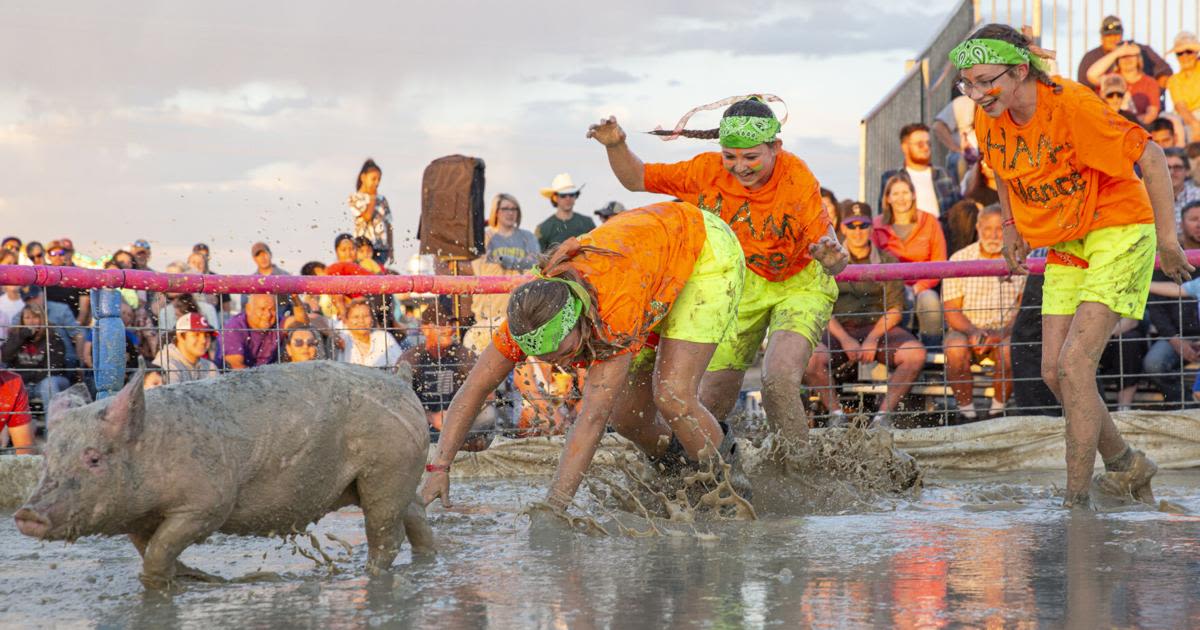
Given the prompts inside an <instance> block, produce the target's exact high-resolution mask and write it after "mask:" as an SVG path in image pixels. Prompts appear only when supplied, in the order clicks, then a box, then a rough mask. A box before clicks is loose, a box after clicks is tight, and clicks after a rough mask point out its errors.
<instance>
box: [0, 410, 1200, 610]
mask: <svg viewBox="0 0 1200 630" xmlns="http://www.w3.org/2000/svg"><path fill="white" fill-rule="evenodd" d="M613 442H614V440H611V439H610V440H607V441H606V447H605V448H604V449H603V450H602V452H601V455H600V456H599V457H598V458H597V463H596V465H594V466H593V477H596V478H599V477H600V476H602V475H609V478H611V479H616V480H618V481H620V480H621V477H620V476H618V475H614V474H613V473H614V471H617V470H619V469H620V468H621V463H622V462H623V461H624V460H626V459H627V456H628V453H629V450H628V448H627V447H624V446H622V445H619V444H616V445H614V444H613ZM889 443H890V439H889V438H887V437H886V436H864V435H859V436H857V437H854V436H848V435H846V434H845V433H843V434H841V435H834V434H829V435H824V434H822V432H819V431H818V432H815V434H814V439H813V445H814V446H813V448H812V450H811V451H810V453H809V456H810V457H813V458H814V459H813V461H822V458H824V460H823V463H824V464H825V466H824V467H823V468H824V469H825V470H835V471H837V472H836V473H825V474H824V475H812V474H811V473H812V471H811V470H793V471H791V472H795V473H796V474H795V476H794V477H792V480H793V482H795V483H779V482H780V481H781V480H782V479H783V476H782V475H781V473H780V472H779V467H777V466H776V467H770V468H764V462H763V461H762V460H761V459H755V457H759V458H762V457H764V456H766V455H767V453H766V452H765V451H754V450H751V451H750V453H749V455H750V458H749V459H750V461H751V462H752V466H751V469H752V470H753V471H754V472H753V475H752V477H753V480H754V482H755V486H756V495H755V501H754V502H755V503H756V504H758V505H759V506H760V507H759V508H758V509H757V510H756V513H757V520H753V521H750V520H729V519H727V518H722V517H721V516H720V515H719V514H718V515H714V514H711V513H708V514H705V513H703V512H702V513H699V514H697V515H695V516H696V518H690V519H680V518H677V519H675V520H670V519H668V518H662V516H666V515H662V514H654V515H651V516H652V518H650V519H646V518H643V517H641V516H638V515H636V514H631V513H629V512H628V511H625V510H622V509H620V508H619V507H617V506H614V505H613V504H612V502H611V501H598V500H597V499H596V498H595V496H594V495H593V494H592V493H591V492H590V491H583V492H581V493H580V495H579V497H578V498H577V501H576V506H575V507H574V508H573V510H572V513H574V514H576V515H581V516H583V518H581V519H580V520H579V521H577V522H576V531H571V530H570V528H569V527H568V526H567V525H566V524H565V523H563V522H561V521H560V520H559V519H557V518H548V519H547V518H539V515H538V511H537V510H536V509H533V510H531V509H530V507H531V506H535V505H537V503H538V502H539V500H540V499H541V498H542V488H544V486H545V484H546V482H547V477H545V476H544V475H529V474H524V475H521V476H516V477H511V476H506V477H504V478H495V477H492V478H483V477H478V476H470V477H463V478H459V479H457V480H456V482H455V485H454V507H453V508H451V509H448V510H447V509H442V508H440V507H436V506H431V507H430V509H429V516H430V524H431V525H432V526H433V528H434V531H435V532H436V537H437V543H438V553H437V555H436V556H435V557H432V558H423V557H419V556H418V557H413V556H412V555H411V553H410V551H409V549H408V547H407V546H406V547H405V549H404V551H402V552H401V555H400V557H399V558H398V559H397V561H396V563H395V566H394V567H393V570H392V571H391V573H390V574H388V575H384V576H381V577H374V578H372V577H369V576H367V575H366V573H365V572H364V570H363V569H362V567H363V564H364V560H365V555H366V549H365V547H366V545H365V538H364V535H363V528H362V515H361V512H360V511H358V510H357V509H344V510H342V511H339V512H335V513H333V514H330V515H329V516H327V517H325V518H324V519H322V520H321V521H320V522H319V523H318V524H317V525H315V526H313V527H311V528H310V529H309V531H308V532H305V533H303V534H300V535H296V536H292V537H289V538H287V539H278V538H275V539H263V538H247V537H234V536H225V535H220V534H218V535H214V536H212V537H211V538H210V539H209V540H208V541H207V543H206V544H203V545H198V546H194V547H192V548H190V549H189V550H188V551H186V552H185V553H184V554H183V556H182V560H183V561H184V562H185V563H187V564H189V565H191V566H194V567H196V568H198V569H200V570H202V571H205V572H208V573H212V574H215V575H218V576H221V577H222V578H224V579H226V580H229V581H228V582H227V583H223V584H206V583H197V582H184V583H182V584H181V586H180V587H179V589H178V590H177V592H176V593H175V594H174V595H173V596H171V597H161V596H157V595H154V594H147V593H146V592H145V591H144V589H143V588H142V585H141V584H140V583H139V581H138V577H137V576H138V572H139V570H140V566H141V563H140V559H139V558H138V556H137V553H136V552H135V551H134V549H133V547H132V546H131V545H130V544H129V543H128V541H127V540H125V539H124V538H102V537H90V538H85V539H82V540H80V541H78V542H77V543H75V544H65V543H45V542H37V541H32V540H29V539H28V538H25V537H22V536H21V535H20V534H19V533H18V532H17V531H16V529H15V528H14V526H13V521H12V519H11V509H9V510H7V511H5V512H3V513H2V514H0V516H3V518H2V519H0V550H2V551H0V564H2V565H3V566H4V567H5V570H4V575H5V581H4V586H3V587H0V588H2V590H3V593H4V603H3V605H2V606H3V611H2V612H3V625H5V626H11V627H37V626H43V625H53V626H57V627H69V626H100V627H106V626H107V627H200V626H206V625H212V624H216V625H251V626H259V627H285V626H324V625H341V624H345V625H349V626H354V627H362V626H367V627H414V626H415V625H417V624H421V625H425V624H438V625H439V626H443V627H445V626H449V627H477V626H481V625H484V624H488V625H496V626H499V627H556V626H566V627H573V628H575V627H579V628H588V627H662V626H679V625H693V624H696V625H706V624H711V625H713V626H716V627H762V626H765V625H773V624H776V623H784V624H787V625H791V626H797V627H844V626H858V625H883V626H889V625H890V626H898V627H930V626H933V627H941V626H952V625H1004V626H1008V625H1021V624H1038V625H1049V626H1058V627H1108V626H1147V625H1151V626H1161V627H1189V626H1195V625H1196V624H1197V623H1200V604H1197V602H1198V601H1200V586H1197V582H1196V580H1195V544H1194V541H1195V540H1197V539H1198V538H1200V519H1197V517H1195V516H1193V514H1196V513H1197V512H1200V471H1196V470H1194V469H1191V470H1170V471H1163V472H1162V473H1160V475H1159V477H1158V478H1156V486H1155V490H1156V494H1157V496H1158V498H1159V499H1160V500H1161V501H1162V502H1163V505H1162V506H1161V507H1162V508H1163V510H1166V511H1163V510H1160V509H1155V508H1151V507H1149V506H1143V505H1138V504H1134V505H1130V504H1123V503H1119V502H1114V503H1111V504H1109V505H1107V506H1101V507H1100V509H1099V511H1097V512H1095V513H1092V512H1083V511H1078V510H1074V511H1070V510H1063V509H1062V508H1061V507H1060V506H1061V502H1062V496H1061V492H1060V491H1059V490H1058V487H1057V485H1056V484H1059V483H1061V472H1060V471H1044V472H1006V473H995V472H972V471H964V470H944V469H939V468H936V467H933V466H927V468H928V470H927V471H918V470H917V467H916V466H914V465H912V462H911V460H908V459H907V458H905V457H902V456H901V457H880V456H881V455H885V454H887V453H889V452H890V451H889V447H890V444H889ZM527 446H528V448H524V449H523V450H522V451H521V452H513V449H508V451H507V452H508V454H507V455H503V454H504V453H505V452H506V449H505V448H504V445H500V447H499V448H498V451H497V453H498V454H501V456H498V457H493V458H492V460H493V461H487V458H486V457H485V456H466V457H464V458H463V461H462V462H460V463H461V464H462V468H463V470H464V471H465V474H466V475H478V474H489V475H495V474H503V473H504V471H506V470H507V471H508V472H509V473H511V472H514V471H517V470H524V471H526V472H528V471H530V470H536V469H537V467H538V466H539V464H538V463H537V462H539V461H541V460H542V459H543V456H544V455H545V452H539V448H538V447H537V446H536V444H529V445H527ZM822 446H825V447H832V446H838V447H839V449H840V450H841V451H842V452H845V453H849V454H852V455H853V456H854V458H853V461H858V462H863V461H881V462H885V464H884V465H877V466H871V467H869V468H860V469H858V470H854V469H851V468H847V467H841V468H839V467H838V466H837V465H831V464H836V463H837V461H838V458H837V456H832V457H831V456H830V455H829V453H830V452H832V451H825V454H824V455H822ZM546 447H547V448H549V447H551V445H550V444H547V445H546ZM554 448H557V447H554ZM872 449H873V450H874V453H873V454H874V456H875V459H874V460H864V459H863V458H862V457H861V456H862V455H863V454H864V453H865V452H866V451H867V450H872ZM472 458H474V459H475V460H476V461H475V464H474V465H475V468H474V469H472V468H471V459H472ZM848 461H850V460H849V459H846V460H843V462H848ZM542 465H544V464H542ZM806 479H807V482H806V481H805V480H806ZM624 482H625V483H627V482H628V480H624ZM587 487H588V488H600V487H604V484H590V485H588V486H587ZM601 494H604V493H603V492H601ZM531 513H532V517H531ZM585 520H586V521H588V523H590V524H592V525H589V524H585V523H584V522H583V521H585ZM601 529H602V530H603V531H601Z"/></svg>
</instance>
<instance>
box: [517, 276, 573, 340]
mask: <svg viewBox="0 0 1200 630" xmlns="http://www.w3.org/2000/svg"><path fill="white" fill-rule="evenodd" d="M533 274H534V275H535V276H537V277H538V278H539V279H541V280H549V281H550V282H561V283H563V284H565V285H567V288H568V289H570V292H569V293H568V295H567V302H566V304H563V307H562V308H561V309H559V311H558V312H557V313H555V314H554V317H551V318H550V320H549V321H547V322H546V323H544V324H542V325H541V326H538V327H537V328H534V329H533V330H531V331H529V332H527V333H523V334H520V335H513V340H514V341H516V342H517V345H518V346H520V348H521V351H522V352H524V353H525V354H527V355H529V356H533V357H536V356H541V355H543V354H549V353H551V352H554V351H555V350H558V346H560V345H562V342H563V339H566V337H567V334H569V333H570V332H571V329H572V328H574V327H575V323H576V322H578V321H579V315H580V314H581V313H583V312H584V309H585V308H587V307H588V305H589V304H590V303H591V301H592V298H591V296H590V295H589V294H588V292H587V289H585V288H583V285H581V284H579V283H578V282H575V281H574V280H568V279H566V278H547V277H546V276H544V275H542V272H541V270H540V269H538V268H537V267H534V268H533Z"/></svg>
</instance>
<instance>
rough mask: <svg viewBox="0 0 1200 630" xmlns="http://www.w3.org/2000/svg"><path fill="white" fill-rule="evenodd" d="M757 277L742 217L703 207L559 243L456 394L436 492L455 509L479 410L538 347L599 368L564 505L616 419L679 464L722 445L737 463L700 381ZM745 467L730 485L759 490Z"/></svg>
mask: <svg viewBox="0 0 1200 630" xmlns="http://www.w3.org/2000/svg"><path fill="white" fill-rule="evenodd" d="M744 274H745V267H744V266H743V265H742V258H741V252H740V249H739V247H738V243H737V238H736V237H735V236H734V235H733V232H732V231H730V229H729V226H727V225H725V224H724V223H723V222H722V221H721V220H720V219H719V218H717V217H715V216H713V215H712V214H710V213H707V212H701V211H700V209H699V208H696V207H695V206H693V205H691V204H689V203H660V204H655V205H652V206H647V207H645V208H639V209H637V210H632V211H628V212H622V213H621V214H619V215H617V216H615V217H613V218H612V219H610V220H609V221H607V222H606V223H604V224H603V225H601V226H600V227H598V228H596V229H594V230H592V231H591V232H589V233H588V234H585V235H583V236H580V237H578V238H572V239H568V240H566V241H564V242H563V243H561V244H559V245H558V246H557V247H556V248H554V249H553V250H551V251H550V252H549V253H548V254H547V255H545V256H543V259H542V265H541V271H540V272H539V275H540V278H539V279H537V280H533V281H530V282H527V283H525V284H523V285H521V286H520V287H517V289H516V290H514V291H513V293H512V299H511V300H509V303H508V319H507V321H505V322H504V323H503V324H501V325H500V327H499V328H498V329H497V330H496V333H495V334H494V335H493V336H492V343H491V345H489V346H488V347H487V348H486V349H485V350H484V351H483V354H482V355H481V356H480V357H479V360H478V361H477V362H476V364H475V367H474V368H473V369H472V370H471V373H470V375H468V376H467V380H466V382H465V383H464V384H463V386H462V388H461V389H459V391H458V393H457V394H456V395H455V396H454V400H453V401H452V402H451V403H450V408H449V409H448V410H447V411H446V416H445V419H444V421H443V428H442V429H443V430H442V435H441V439H440V440H439V441H438V450H437V455H436V456H435V457H434V463H432V464H429V465H428V466H427V467H426V470H427V471H428V472H429V473H430V475H429V477H427V478H426V480H425V483H424V485H423V486H422V489H421V497H422V499H423V501H424V502H425V503H426V504H428V503H430V502H432V501H433V500H434V499H435V498H437V497H439V496H440V497H441V498H442V503H443V505H449V488H450V480H449V476H448V475H447V472H448V471H449V468H450V464H451V462H453V461H454V456H455V454H456V453H457V452H458V450H459V448H461V446H462V443H463V440H464V439H465V438H466V435H467V431H468V429H470V426H471V419H472V418H474V417H475V416H476V415H477V414H478V413H479V410H480V409H481V408H482V405H483V403H484V399H485V398H486V397H487V395H488V393H489V392H491V391H493V390H494V389H495V388H496V387H497V386H498V385H499V384H500V383H501V382H502V381H503V380H504V379H505V378H506V377H507V376H508V374H509V372H511V371H512V370H513V367H514V366H515V365H516V364H517V363H518V362H520V361H524V360H525V358H526V357H528V356H534V357H537V358H539V359H540V360H543V361H548V362H551V363H557V364H567V365H578V364H582V365H588V366H590V367H589V369H588V376H587V379H586V381H585V383H584V387H583V401H582V403H581V405H580V409H579V415H578V417H577V418H576V419H575V423H574V425H573V426H572V427H571V430H570V432H569V433H568V434H567V442H566V445H565V449H564V452H563V457H562V459H561V460H560V461H559V464H558V471H557V472H556V474H555V477H554V481H553V483H552V485H551V487H550V493H549V496H548V497H547V503H549V504H550V505H551V506H552V507H554V508H556V509H565V508H566V506H567V505H569V504H570V502H571V499H572V498H573V497H574V496H575V491H576V490H577V489H578V488H579V483H580V482H581V481H582V479H583V474H584V471H586V470H587V467H588V465H589V464H590V463H591V461H592V456H593V455H594V454H595V452H596V447H597V445H598V444H599V443H600V437H601V436H602V435H603V434H604V427H605V424H606V423H609V422H611V423H612V425H613V427H614V428H615V429H616V430H617V431H618V432H619V433H621V435H624V436H625V437H627V438H629V439H630V440H632V441H633V442H634V443H635V444H637V445H638V446H639V447H640V448H641V449H642V450H643V451H644V452H645V453H646V454H647V455H648V456H649V457H650V458H651V459H652V460H654V461H657V462H660V463H662V464H663V465H665V466H675V465H678V464H679V463H680V462H679V461H678V460H679V459H680V458H685V459H686V460H688V461H689V462H691V463H692V464H693V465H694V464H695V463H697V462H699V461H700V460H701V459H703V458H706V457H712V456H713V455H714V453H715V452H720V453H721V454H722V455H723V456H724V457H725V458H726V461H727V462H730V463H734V462H733V461H731V460H733V459H735V453H734V447H735V443H734V442H733V439H732V436H731V435H730V434H729V433H728V431H727V430H723V427H722V426H721V425H720V424H719V423H718V422H717V420H716V419H715V418H714V417H713V416H712V414H711V413H709V412H708V411H707V410H706V409H705V408H704V406H703V405H701V404H700V398H699V389H700V377H701V376H702V375H703V374H704V368H705V366H707V365H708V362H709V360H710V359H711V358H712V354H713V351H714V350H716V347H717V343H718V342H719V341H720V340H721V339H722V338H723V337H724V336H725V331H726V330H727V329H729V328H731V325H732V323H733V320H734V315H735V313H736V310H737V302H738V298H739V297H741V292H742V284H743V281H744ZM655 337H657V338H658V339H657V348H656V349H655V348H654V347H653V344H654V343H655V341H656V339H655ZM656 354H657V357H656ZM656 412H657V414H661V415H662V418H663V419H664V420H665V421H666V422H665V423H663V422H660V421H659V420H657V418H656ZM718 445H719V446H718ZM709 446H712V447H716V448H706V447H709ZM734 468H735V469H738V470H739V472H738V474H731V478H730V482H732V483H733V484H734V488H735V489H737V490H739V491H740V493H742V494H745V493H746V492H747V491H748V489H749V486H748V484H747V482H746V480H745V476H744V475H743V474H740V469H739V467H738V466H736V464H735V465H734Z"/></svg>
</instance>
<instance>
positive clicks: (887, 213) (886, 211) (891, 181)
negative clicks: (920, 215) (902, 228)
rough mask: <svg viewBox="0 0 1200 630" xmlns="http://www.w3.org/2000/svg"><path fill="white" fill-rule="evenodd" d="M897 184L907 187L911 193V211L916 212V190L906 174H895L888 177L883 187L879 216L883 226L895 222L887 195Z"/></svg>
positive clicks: (902, 172)
mask: <svg viewBox="0 0 1200 630" xmlns="http://www.w3.org/2000/svg"><path fill="white" fill-rule="evenodd" d="M897 184H904V185H905V186H908V189H909V190H910V191H912V194H913V210H914V211H916V210H917V208H916V204H917V189H916V188H915V187H914V186H913V183H912V180H911V179H909V178H908V173H905V172H904V171H901V172H899V173H896V174H895V175H892V176H891V177H889V178H888V180H887V182H886V183H884V185H883V203H882V204H881V208H880V216H882V217H883V224H884V225H891V224H892V222H893V221H894V220H895V217H894V216H893V215H892V202H890V201H888V193H890V192H892V188H893V187H894V186H896V185H897Z"/></svg>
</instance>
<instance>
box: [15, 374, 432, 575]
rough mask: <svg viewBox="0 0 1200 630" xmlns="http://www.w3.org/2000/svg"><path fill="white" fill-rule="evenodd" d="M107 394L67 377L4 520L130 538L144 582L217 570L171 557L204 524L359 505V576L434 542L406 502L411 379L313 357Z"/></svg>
mask: <svg viewBox="0 0 1200 630" xmlns="http://www.w3.org/2000/svg"><path fill="white" fill-rule="evenodd" d="M144 376H145V372H144V370H139V371H138V372H137V374H136V375H135V376H134V377H133V378H132V379H131V380H130V381H129V383H128V384H127V385H126V386H125V387H124V388H123V389H122V390H121V391H120V393H118V394H116V395H115V396H112V397H109V398H107V399H104V400H100V401H97V402H90V397H89V396H87V390H86V388H84V389H83V390H82V393H81V392H80V391H79V389H78V388H79V387H82V385H77V386H75V387H73V388H71V389H70V390H68V391H67V392H65V393H64V394H60V396H59V397H57V398H55V400H54V401H53V403H52V405H51V409H50V418H49V423H50V427H51V429H50V435H49V440H48V442H47V444H46V448H45V459H44V461H43V464H42V473H41V478H40V481H39V482H38V486H37V488H36V489H35V490H34V492H33V495H32V496H30V497H29V499H28V501H26V502H25V504H24V505H23V506H22V507H21V508H20V509H19V510H17V512H16V514H15V515H14V518H15V520H16V523H17V528H18V529H19V530H20V531H21V533H22V534H25V535H26V536H32V537H35V538H40V539H43V540H68V541H73V540H75V539H76V538H79V537H81V536H88V535H93V534H102V535H108V536H117V535H128V536H129V539H130V541H132V542H133V545H134V547H136V548H137V550H138V553H139V554H141V557H142V572H141V575H140V576H139V577H140V579H141V582H142V584H143V585H144V586H145V588H147V589H148V590H165V589H168V588H169V587H170V586H171V584H172V583H173V581H174V580H175V579H176V578H195V579H219V578H213V576H208V575H207V574H204V573H202V572H200V571H197V570H195V569H192V568H191V567H188V566H187V565H185V564H183V563H182V562H180V561H179V560H178V558H179V554H180V553H181V552H182V551H183V550H184V549H185V548H187V547H188V546H189V545H191V544H193V543H199V542H202V541H204V540H205V538H206V537H208V536H209V535H210V534H212V533H213V532H222V533H227V534H238V535H257V536H271V535H286V534H289V533H292V532H294V531H297V532H298V531H303V530H304V529H305V527H306V526H307V525H308V524H309V523H312V522H315V521H317V520H318V519H320V518H321V517H322V516H324V515H325V514H327V513H329V512H331V511H334V510H337V509H338V508H340V507H343V506H347V505H358V506H360V507H361V508H362V512H363V518H364V521H365V526H366V534H367V543H368V555H367V569H368V571H369V572H370V573H372V574H376V573H378V572H380V571H384V570H386V569H388V568H389V567H390V566H391V564H392V561H393V560H395V558H396V555H397V553H399V549H400V545H401V543H403V541H404V538H405V536H406V535H407V537H408V539H409V541H410V542H411V544H412V546H413V550H414V552H421V553H427V552H431V551H432V550H433V534H432V530H431V529H430V527H429V525H428V523H427V522H426V520H425V510H424V507H423V506H421V505H420V502H419V500H417V499H416V496H415V494H416V488H417V483H418V482H419V481H420V479H421V474H422V472H423V469H424V464H425V460H426V456H427V452H428V450H429V431H428V428H427V426H426V422H425V412H424V410H423V409H422V407H421V403H420V401H419V400H418V399H417V396H416V394H415V393H413V390H412V386H411V379H410V378H409V380H405V377H404V376H403V375H402V376H399V377H398V376H396V375H394V374H389V373H386V372H382V371H380V370H376V369H371V368H366V367H361V366H356V365H349V364H345V363H335V362H331V361H309V362H304V363H289V364H284V365H270V366H264V367H259V368H255V369H251V370H241V371H238V372H234V373H231V374H226V375H223V376H219V377H217V378H212V379H208V380H203V381H194V382H188V383H181V384H177V385H169V386H165V387H158V388H154V389H151V390H149V391H146V392H143V390H142V381H143V378H144Z"/></svg>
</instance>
